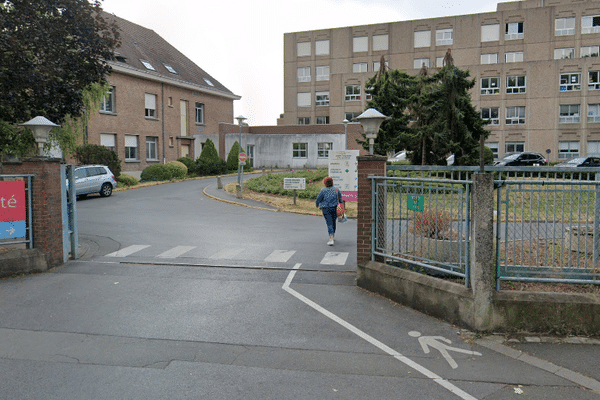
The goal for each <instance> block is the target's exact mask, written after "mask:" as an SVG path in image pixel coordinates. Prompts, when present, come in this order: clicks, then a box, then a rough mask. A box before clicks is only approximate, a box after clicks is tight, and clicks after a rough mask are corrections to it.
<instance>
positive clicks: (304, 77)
mask: <svg viewBox="0 0 600 400" xmlns="http://www.w3.org/2000/svg"><path fill="white" fill-rule="evenodd" d="M297 75H298V82H310V67H298V72H297Z"/></svg>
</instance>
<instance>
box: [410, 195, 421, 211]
mask: <svg viewBox="0 0 600 400" xmlns="http://www.w3.org/2000/svg"><path fill="white" fill-rule="evenodd" d="M408 210H409V211H424V210H425V196H423V195H421V194H409V195H408Z"/></svg>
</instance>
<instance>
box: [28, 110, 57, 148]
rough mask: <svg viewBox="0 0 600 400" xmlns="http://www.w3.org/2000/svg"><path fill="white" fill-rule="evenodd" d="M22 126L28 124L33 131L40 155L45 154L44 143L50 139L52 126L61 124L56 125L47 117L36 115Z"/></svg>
mask: <svg viewBox="0 0 600 400" xmlns="http://www.w3.org/2000/svg"><path fill="white" fill-rule="evenodd" d="M21 126H26V127H28V128H30V129H31V130H32V131H33V136H34V137H35V141H36V143H37V145H38V153H39V155H40V156H43V155H44V143H46V142H47V141H48V135H49V134H50V131H51V130H52V128H56V127H58V126H60V125H56V124H55V123H53V122H52V121H50V120H48V119H47V118H46V117H41V116H38V117H35V118H34V119H31V120H29V121H27V122H25V123H24V124H21Z"/></svg>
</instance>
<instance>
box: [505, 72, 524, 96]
mask: <svg viewBox="0 0 600 400" xmlns="http://www.w3.org/2000/svg"><path fill="white" fill-rule="evenodd" d="M506 93H508V94H511V93H512V94H515V93H525V75H515V76H507V77H506Z"/></svg>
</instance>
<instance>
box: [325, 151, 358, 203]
mask: <svg viewBox="0 0 600 400" xmlns="http://www.w3.org/2000/svg"><path fill="white" fill-rule="evenodd" d="M359 153H360V152H359V151H358V150H338V151H333V150H332V151H330V152H329V176H330V177H332V178H333V185H334V186H336V187H337V188H338V189H340V191H341V192H342V198H343V199H344V200H345V201H358V161H357V160H356V157H358V155H359Z"/></svg>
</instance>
